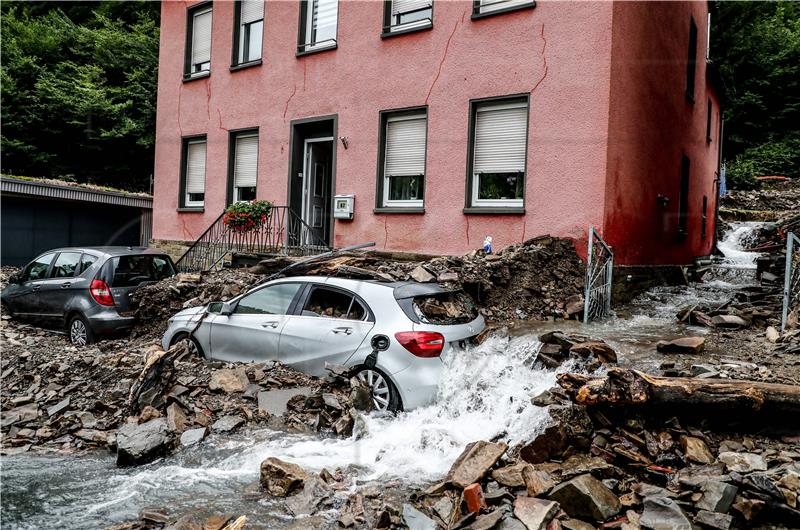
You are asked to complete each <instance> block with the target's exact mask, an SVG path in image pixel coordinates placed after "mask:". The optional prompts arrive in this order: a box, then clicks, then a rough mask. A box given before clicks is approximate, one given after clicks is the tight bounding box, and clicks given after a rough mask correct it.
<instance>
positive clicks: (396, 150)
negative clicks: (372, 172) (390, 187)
mask: <svg viewBox="0 0 800 530" xmlns="http://www.w3.org/2000/svg"><path fill="white" fill-rule="evenodd" d="M426 121H427V120H426V117H425V115H417V116H408V117H398V118H390V119H389V121H388V122H387V124H386V164H385V175H386V176H387V177H388V176H399V175H422V174H424V173H425V135H426V130H425V129H426Z"/></svg>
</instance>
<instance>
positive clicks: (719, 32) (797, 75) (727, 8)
mask: <svg viewBox="0 0 800 530" xmlns="http://www.w3.org/2000/svg"><path fill="white" fill-rule="evenodd" d="M712 20H713V29H712V39H713V40H712V46H711V57H712V59H713V60H714V62H716V63H717V64H718V65H719V70H720V74H721V75H722V79H723V83H724V85H725V88H724V91H725V94H724V97H725V104H726V108H725V113H724V115H725V146H724V150H725V152H724V156H725V158H726V159H727V160H728V178H729V182H730V185H731V186H732V187H739V188H744V187H752V186H753V185H755V181H754V180H753V177H755V176H758V175H786V176H789V177H794V178H800V4H798V3H794V2H717V3H716V11H715V13H714V14H712Z"/></svg>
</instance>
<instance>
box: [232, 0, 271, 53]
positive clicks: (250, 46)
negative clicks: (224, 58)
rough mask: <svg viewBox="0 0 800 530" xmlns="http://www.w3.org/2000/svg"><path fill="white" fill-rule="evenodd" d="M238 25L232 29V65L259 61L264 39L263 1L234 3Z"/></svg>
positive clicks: (253, 0)
mask: <svg viewBox="0 0 800 530" xmlns="http://www.w3.org/2000/svg"><path fill="white" fill-rule="evenodd" d="M236 13H237V20H238V21H239V23H238V25H237V26H236V28H235V29H234V30H235V31H236V35H235V37H234V43H235V46H236V50H235V52H234V56H235V62H234V64H245V63H249V62H252V61H257V60H258V59H261V48H262V41H263V37H264V0H239V1H238V2H236Z"/></svg>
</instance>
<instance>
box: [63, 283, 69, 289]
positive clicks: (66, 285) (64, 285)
mask: <svg viewBox="0 0 800 530" xmlns="http://www.w3.org/2000/svg"><path fill="white" fill-rule="evenodd" d="M70 285H72V284H71V283H62V284H61V288H62V289H66V288H67V287H69V286H70Z"/></svg>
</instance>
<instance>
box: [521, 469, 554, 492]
mask: <svg viewBox="0 0 800 530" xmlns="http://www.w3.org/2000/svg"><path fill="white" fill-rule="evenodd" d="M522 478H523V479H524V481H525V489H526V491H527V492H528V496H529V497H538V496H539V495H542V494H544V493H547V492H548V491H550V490H551V489H553V487H554V486H555V485H556V483H555V482H553V479H552V477H551V476H550V473H548V472H547V471H541V470H535V469H533V467H531V466H528V467H526V468H525V469H523V471H522Z"/></svg>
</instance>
